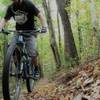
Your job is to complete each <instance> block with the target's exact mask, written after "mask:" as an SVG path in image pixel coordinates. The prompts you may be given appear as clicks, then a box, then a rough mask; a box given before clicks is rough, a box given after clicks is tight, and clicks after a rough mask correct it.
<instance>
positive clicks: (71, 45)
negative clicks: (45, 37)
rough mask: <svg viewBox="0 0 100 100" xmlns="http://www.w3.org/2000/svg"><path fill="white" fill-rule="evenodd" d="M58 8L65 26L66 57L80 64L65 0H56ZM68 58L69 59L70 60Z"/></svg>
mask: <svg viewBox="0 0 100 100" xmlns="http://www.w3.org/2000/svg"><path fill="white" fill-rule="evenodd" d="M56 2H57V5H58V10H59V13H60V16H61V20H62V24H63V28H64V43H65V57H66V58H68V57H69V58H68V59H69V60H71V61H72V64H73V63H75V64H78V60H79V58H78V53H77V49H76V46H75V42H74V37H73V33H72V29H71V23H70V21H69V17H68V13H67V11H66V10H65V0H56ZM68 59H67V60H68Z"/></svg>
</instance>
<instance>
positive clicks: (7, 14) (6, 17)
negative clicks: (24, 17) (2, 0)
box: [0, 6, 12, 30]
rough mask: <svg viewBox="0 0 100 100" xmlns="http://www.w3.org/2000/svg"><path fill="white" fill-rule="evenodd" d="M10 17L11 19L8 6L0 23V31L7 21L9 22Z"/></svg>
mask: <svg viewBox="0 0 100 100" xmlns="http://www.w3.org/2000/svg"><path fill="white" fill-rule="evenodd" d="M11 17H12V11H11V7H10V6H8V8H7V11H6V14H5V16H4V18H3V19H2V20H1V21H0V30H2V28H3V27H4V26H5V24H6V23H7V22H8V20H10V18H11Z"/></svg>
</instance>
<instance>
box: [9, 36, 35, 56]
mask: <svg viewBox="0 0 100 100" xmlns="http://www.w3.org/2000/svg"><path fill="white" fill-rule="evenodd" d="M17 37H18V36H17V35H14V37H13V38H12V41H11V44H10V46H14V45H15V44H16V42H17ZM24 40H25V45H26V50H27V52H28V54H29V56H37V50H36V38H35V37H34V36H30V37H24Z"/></svg>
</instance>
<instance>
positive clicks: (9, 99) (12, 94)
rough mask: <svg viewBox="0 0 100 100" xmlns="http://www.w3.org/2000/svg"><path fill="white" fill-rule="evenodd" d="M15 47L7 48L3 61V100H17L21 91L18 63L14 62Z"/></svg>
mask: <svg viewBox="0 0 100 100" xmlns="http://www.w3.org/2000/svg"><path fill="white" fill-rule="evenodd" d="M14 50H15V47H9V48H8V50H7V54H6V57H5V61H4V67H3V76H2V89H3V97H4V100H18V99H19V95H20V90H21V87H20V86H21V77H20V75H19V66H18V63H16V64H15V61H14V57H13V54H14Z"/></svg>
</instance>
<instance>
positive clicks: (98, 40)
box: [90, 0, 100, 53]
mask: <svg viewBox="0 0 100 100" xmlns="http://www.w3.org/2000/svg"><path fill="white" fill-rule="evenodd" d="M90 13H91V19H92V26H93V33H94V34H93V36H94V37H95V41H96V45H97V47H98V53H99V52H100V50H99V49H100V37H99V35H98V30H97V18H96V14H95V5H94V0H90Z"/></svg>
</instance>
